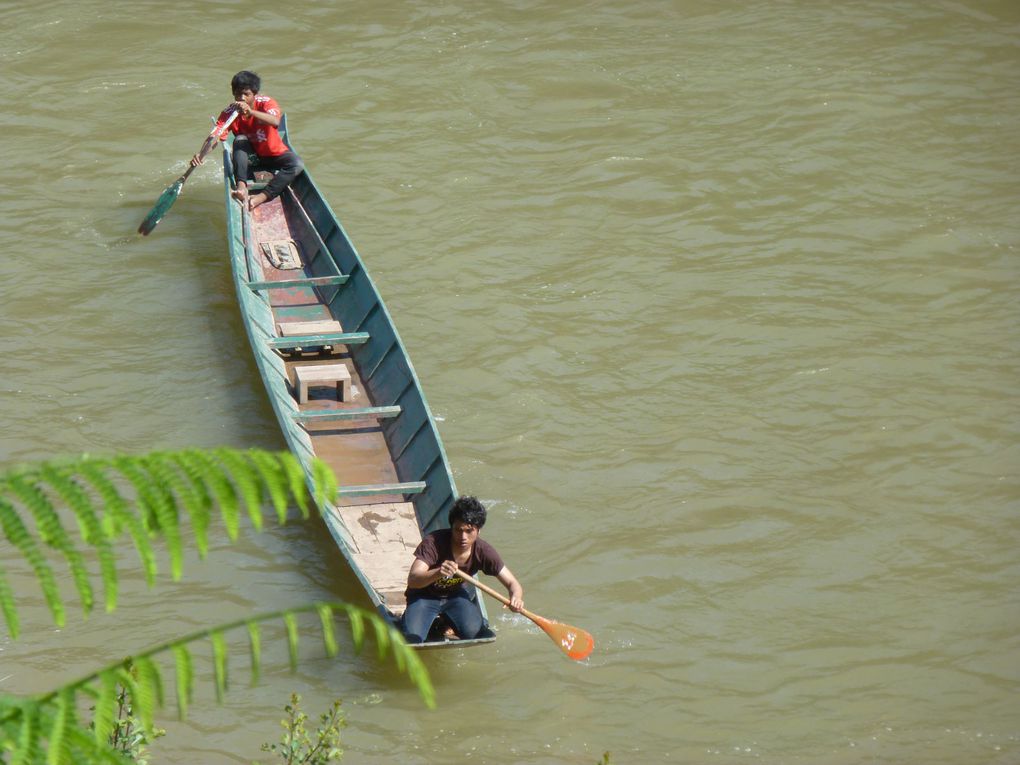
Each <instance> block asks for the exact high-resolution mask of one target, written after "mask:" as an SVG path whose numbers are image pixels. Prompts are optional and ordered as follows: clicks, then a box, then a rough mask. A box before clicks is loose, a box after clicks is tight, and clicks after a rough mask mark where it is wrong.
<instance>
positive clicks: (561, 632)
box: [532, 615, 595, 661]
mask: <svg viewBox="0 0 1020 765" xmlns="http://www.w3.org/2000/svg"><path fill="white" fill-rule="evenodd" d="M532 616H533V619H532V621H534V622H535V624H537V625H538V626H539V627H541V628H542V629H543V630H544V631H545V634H546V635H548V636H549V637H551V638H552V641H553V642H554V643H556V645H558V646H559V647H560V650H561V651H563V653H565V654H566V655H567V656H569V657H570V658H571V659H573V660H574V661H583V660H584V659H587V658H588V656H589V654H591V652H592V651H593V650H594V649H595V638H593V637H592V636H591V635H590V634H589V633H587V632H585V631H584V630H582V629H580V628H578V627H571V626H570V625H569V624H561V623H560V622H554V621H551V620H549V619H544V618H542V617H541V616H537V617H535V616H534V615H532Z"/></svg>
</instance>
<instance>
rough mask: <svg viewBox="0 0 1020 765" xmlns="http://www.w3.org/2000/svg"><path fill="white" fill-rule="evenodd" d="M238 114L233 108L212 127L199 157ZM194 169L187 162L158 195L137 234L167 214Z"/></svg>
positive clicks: (154, 224)
mask: <svg viewBox="0 0 1020 765" xmlns="http://www.w3.org/2000/svg"><path fill="white" fill-rule="evenodd" d="M238 114H240V111H238V110H236V109H235V110H234V113H233V114H231V115H230V117H229V118H228V119H227V121H226V122H224V123H223V124H222V125H217V126H216V127H214V128H213V130H212V132H211V133H210V134H209V137H208V138H206V139H205V143H203V144H202V148H201V149H199V152H198V156H199V158H200V159H205V155H206V154H208V153H209V152H210V151H212V147H213V146H215V145H216V142H217V141H218V140H219V138H220V136H221V135H223V133H225V132H226V130H227V128H229V127H230V123H232V122H233V121H234V120H236V119H237V115H238ZM194 169H195V166H194V165H190V164H189V165H188V169H187V170H185V171H184V175H182V176H181V177H180V178H178V179H177V180H176V181H174V182H173V183H171V184H170V185H169V186H167V187H166V190H165V191H164V192H163V193H162V194H160V195H159V199H157V200H156V206H155V207H153V208H152V209H151V210H150V211H149V214H148V215H146V216H145V220H143V221H142V225H140V226H139V227H138V233H139V234H141V235H142V236H148V235H149V234H151V233H152V229H154V228H156V224H157V223H159V222H160V221H161V220H162V219H163V216H164V215H166V214H167V212H168V211H169V210H170V208H171V207H172V206H173V203H174V202H176V201H177V197H179V196H180V195H181V189H182V188H183V187H184V182H185V181H186V180H188V176H189V175H191V173H192V171H193V170H194Z"/></svg>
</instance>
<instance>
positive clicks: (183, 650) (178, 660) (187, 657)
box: [171, 643, 195, 720]
mask: <svg viewBox="0 0 1020 765" xmlns="http://www.w3.org/2000/svg"><path fill="white" fill-rule="evenodd" d="M171 650H172V651H173V654H174V664H175V668H176V677H177V717H178V718H179V719H181V720H183V719H185V718H186V717H187V716H188V702H190V701H191V687H192V683H193V682H194V678H195V672H194V668H193V667H192V664H191V653H190V652H189V651H188V647H187V646H186V645H184V644H183V643H178V644H176V645H174V646H172V647H171Z"/></svg>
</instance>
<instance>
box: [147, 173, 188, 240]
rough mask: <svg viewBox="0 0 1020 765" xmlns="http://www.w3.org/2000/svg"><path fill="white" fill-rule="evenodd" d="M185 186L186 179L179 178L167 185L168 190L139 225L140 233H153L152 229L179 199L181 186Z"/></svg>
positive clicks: (161, 195)
mask: <svg viewBox="0 0 1020 765" xmlns="http://www.w3.org/2000/svg"><path fill="white" fill-rule="evenodd" d="M183 186H184V181H183V180H181V179H180V178H178V179H177V180H176V181H175V182H174V183H172V184H171V185H169V186H167V187H166V190H165V191H164V192H163V193H162V194H160V195H159V199H157V200H156V206H155V207H153V208H152V209H151V210H150V211H149V214H148V215H146V216H145V220H143V221H142V224H141V225H140V226H139V227H138V233H139V234H141V235H142V236H148V235H149V234H151V233H152V229H154V228H156V224H157V223H159V222H160V221H161V220H162V219H163V216H164V215H166V214H167V212H168V211H169V210H170V208H171V207H173V204H174V202H176V201H177V197H179V196H180V195H181V188H182V187H183Z"/></svg>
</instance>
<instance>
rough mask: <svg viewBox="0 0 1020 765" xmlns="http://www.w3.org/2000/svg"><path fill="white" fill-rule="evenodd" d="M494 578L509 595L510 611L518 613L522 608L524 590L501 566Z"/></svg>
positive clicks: (508, 570) (512, 575)
mask: <svg viewBox="0 0 1020 765" xmlns="http://www.w3.org/2000/svg"><path fill="white" fill-rule="evenodd" d="M496 578H497V579H498V580H499V581H501V582H502V583H503V586H504V587H506V591H507V592H508V593H509V594H510V610H511V611H520V610H521V609H522V608H524V588H523V587H521V583H520V582H518V581H517V577H515V576H514V574H513V572H512V571H511V570H510V569H508V568H507V567H506V566H503V568H501V569H500V570H499V573H498V574H496Z"/></svg>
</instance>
